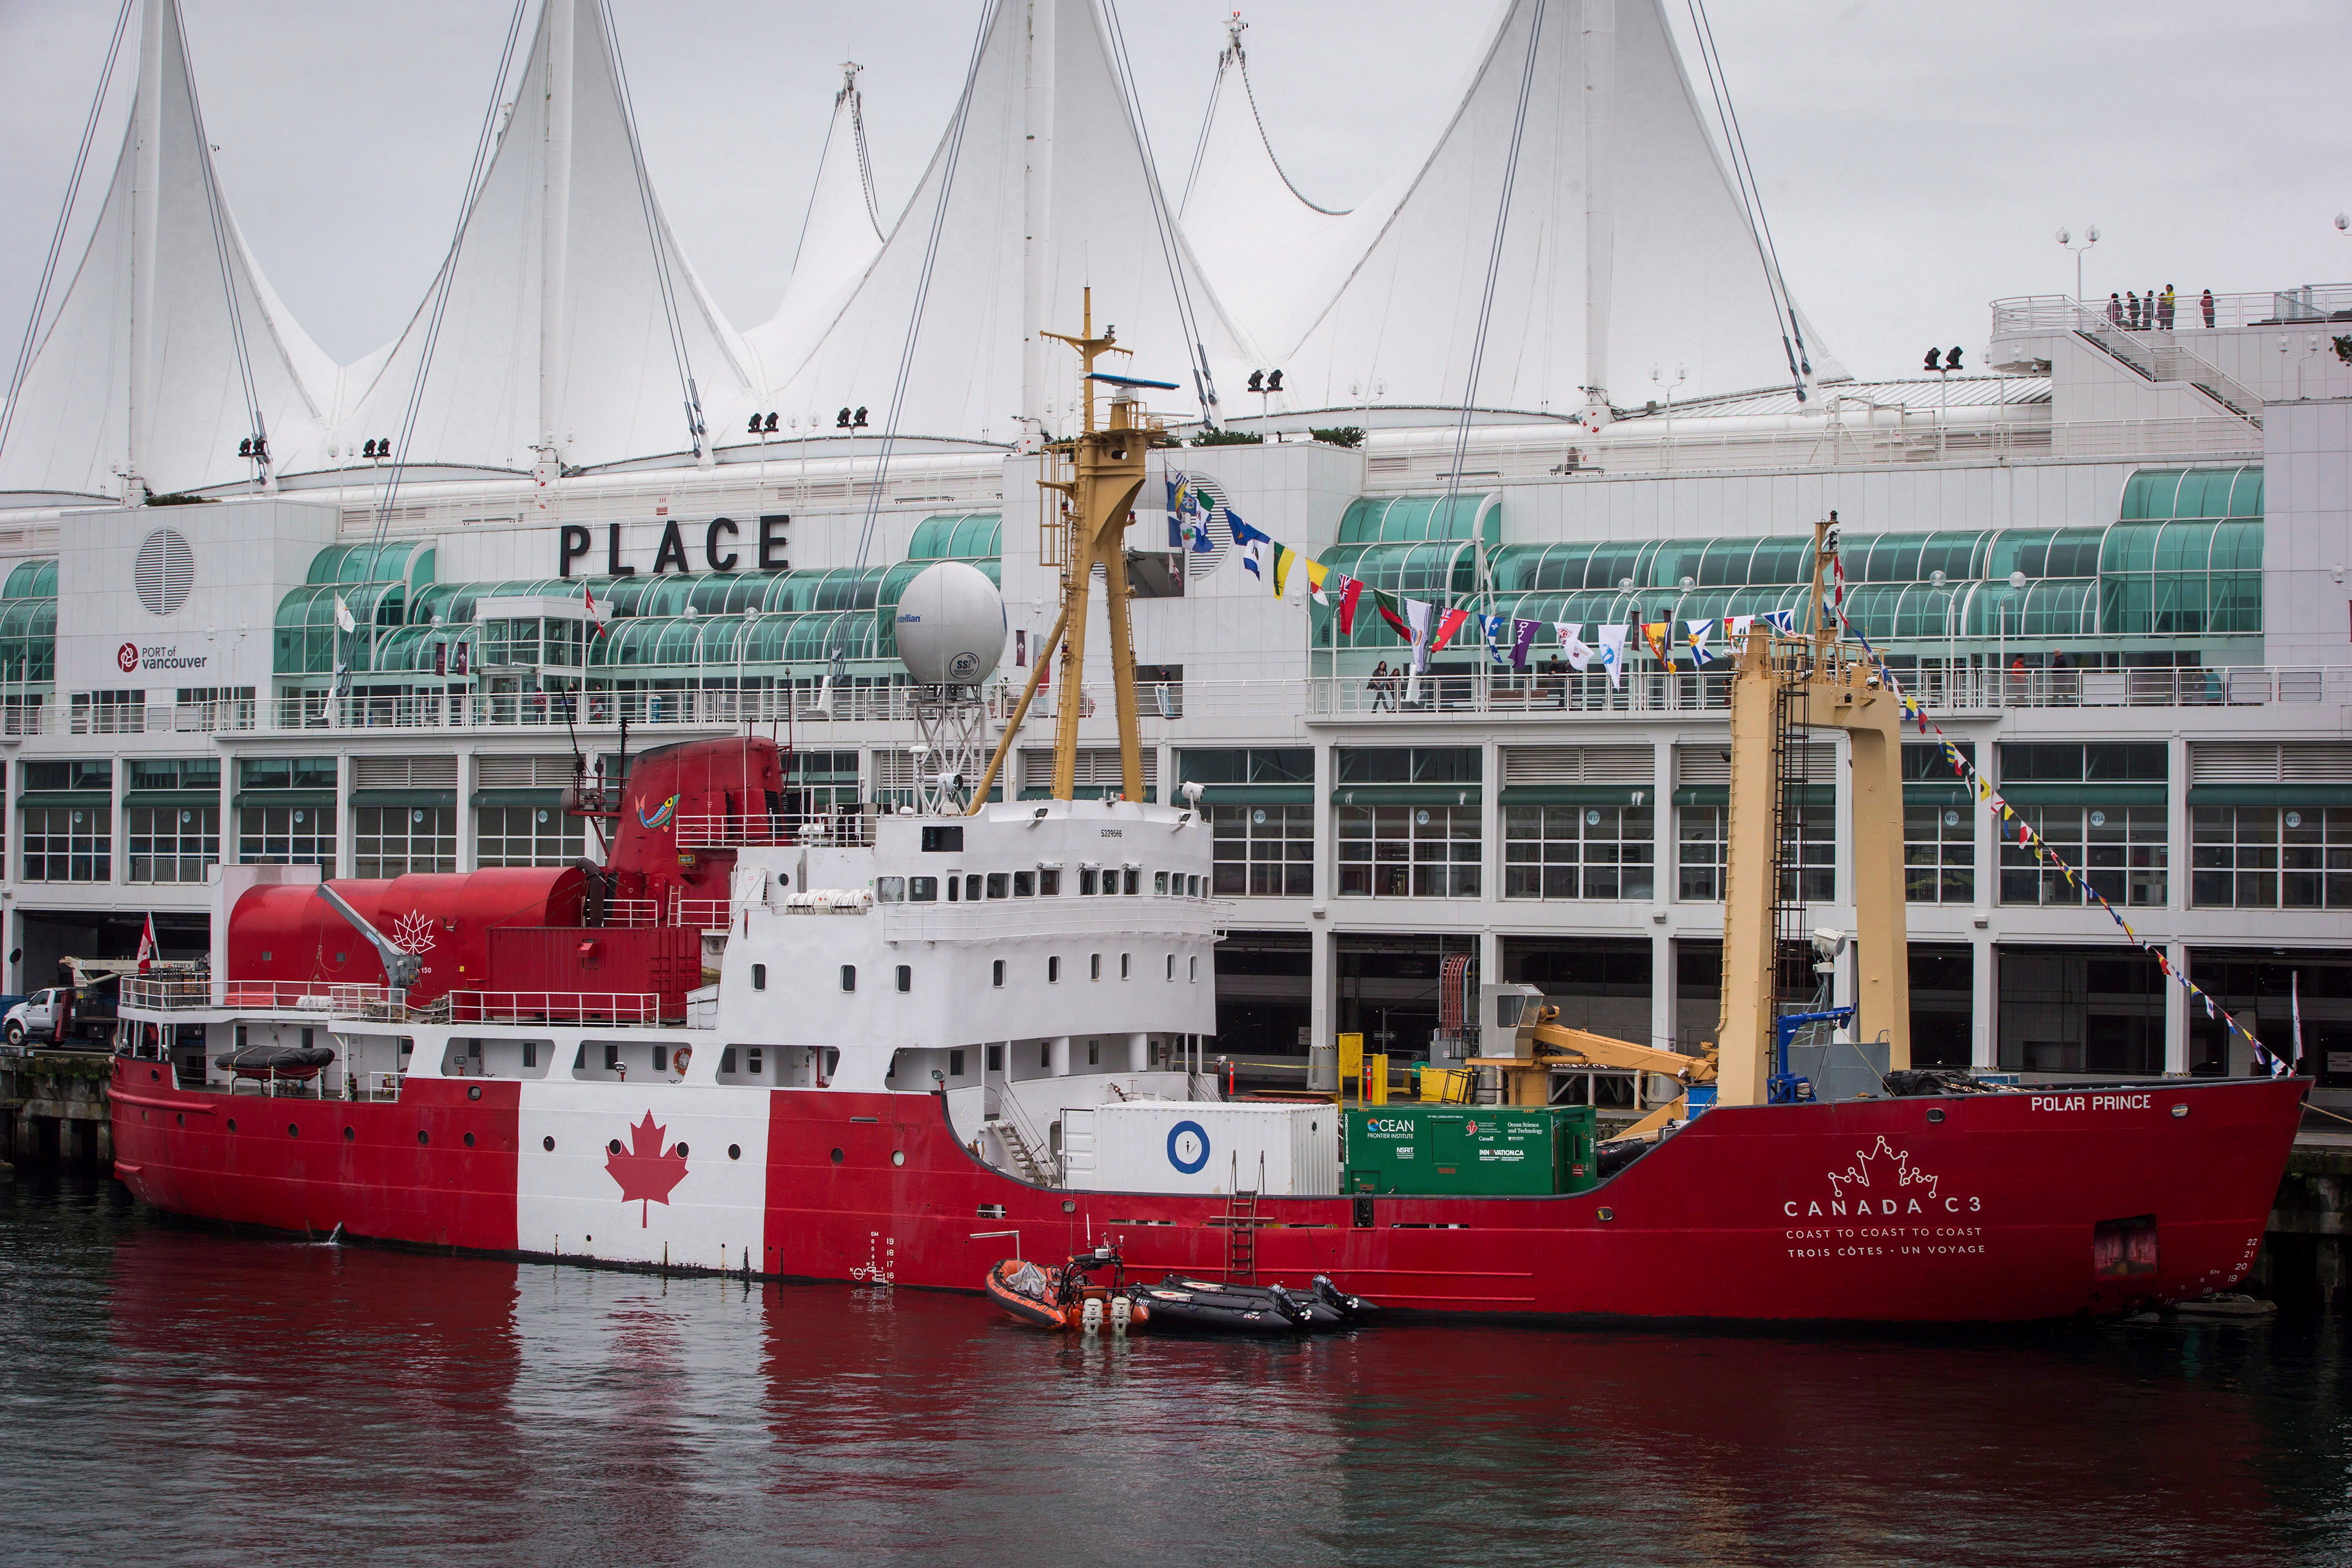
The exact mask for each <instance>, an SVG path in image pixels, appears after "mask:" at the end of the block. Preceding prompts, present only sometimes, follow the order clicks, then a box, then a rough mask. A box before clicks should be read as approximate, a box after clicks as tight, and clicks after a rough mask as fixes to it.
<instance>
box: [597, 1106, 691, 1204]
mask: <svg viewBox="0 0 2352 1568" xmlns="http://www.w3.org/2000/svg"><path fill="white" fill-rule="evenodd" d="M665 1131H667V1128H662V1127H656V1126H655V1125H654V1113H653V1112H652V1111H650V1110H648V1111H646V1119H645V1120H644V1121H640V1122H638V1123H637V1124H636V1125H635V1126H634V1127H632V1128H630V1129H629V1148H628V1152H625V1153H624V1152H622V1150H621V1142H620V1140H619V1139H617V1138H616V1139H614V1141H613V1146H612V1148H611V1149H610V1150H609V1151H608V1152H606V1154H605V1156H604V1169H605V1170H606V1171H608V1172H610V1173H612V1177H613V1180H614V1181H616V1182H618V1183H620V1184H621V1201H622V1202H623V1203H625V1204H637V1205H644V1206H641V1208H640V1210H639V1213H638V1215H637V1223H638V1225H639V1226H647V1225H650V1224H651V1223H652V1221H651V1219H650V1218H649V1217H648V1216H650V1215H652V1213H653V1209H652V1208H651V1206H650V1205H654V1204H666V1203H667V1202H669V1194H670V1189H671V1188H672V1187H675V1186H677V1184H678V1183H680V1182H682V1181H684V1180H685V1179H686V1155H685V1154H684V1153H683V1152H680V1151H678V1150H677V1149H676V1148H674V1147H673V1148H669V1149H665V1148H663V1147H662V1134H663V1133H664V1132H665Z"/></svg>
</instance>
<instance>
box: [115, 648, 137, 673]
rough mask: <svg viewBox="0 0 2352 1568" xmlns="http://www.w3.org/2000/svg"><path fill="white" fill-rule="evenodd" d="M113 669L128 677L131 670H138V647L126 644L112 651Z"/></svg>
mask: <svg viewBox="0 0 2352 1568" xmlns="http://www.w3.org/2000/svg"><path fill="white" fill-rule="evenodd" d="M114 667H115V668H117V669H120V670H121V671H122V673H123V674H125V675H129V674H130V673H131V671H132V670H134V669H137V668H139V645H138V644H137V643H135V642H127V643H124V644H123V645H122V646H121V647H119V648H116V649H115V650H114Z"/></svg>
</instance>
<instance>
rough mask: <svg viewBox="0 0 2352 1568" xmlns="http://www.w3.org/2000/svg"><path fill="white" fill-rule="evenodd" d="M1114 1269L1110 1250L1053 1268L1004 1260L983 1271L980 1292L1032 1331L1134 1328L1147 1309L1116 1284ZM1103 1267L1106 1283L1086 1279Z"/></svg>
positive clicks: (1145, 1316) (1115, 1252)
mask: <svg viewBox="0 0 2352 1568" xmlns="http://www.w3.org/2000/svg"><path fill="white" fill-rule="evenodd" d="M1119 1267H1120V1265H1119V1257H1118V1249H1117V1248H1116V1247H1097V1248H1096V1249H1095V1250H1093V1251H1092V1252H1081V1253H1079V1254H1077V1255H1076V1257H1074V1258H1071V1259H1070V1260H1069V1262H1067V1263H1066V1264H1064V1265H1063V1266H1062V1267H1060V1268H1049V1267H1047V1266H1045V1265H1042V1264H1036V1263H1031V1262H1028V1261H1027V1260H1025V1259H1024V1258H1006V1259H1005V1260H1004V1261H1003V1262H1002V1263H999V1264H998V1265H997V1266H996V1267H995V1268H992V1269H990V1270H989V1271H988V1279H987V1280H986V1282H985V1283H984V1284H983V1285H982V1289H983V1290H985V1291H986V1292H987V1293H988V1296H989V1299H990V1300H992V1301H994V1302H995V1303H996V1304H997V1305H998V1306H1000V1307H1002V1308H1003V1309H1004V1310H1006V1311H1007V1312H1010V1313H1011V1314H1012V1315H1013V1317H1014V1318H1016V1319H1018V1320H1019V1321H1022V1322H1024V1323H1027V1324H1029V1325H1031V1326H1032V1327H1034V1328H1040V1329H1077V1328H1084V1329H1087V1331H1093V1330H1094V1329H1096V1328H1097V1327H1101V1326H1103V1325H1105V1324H1108V1325H1109V1326H1110V1327H1113V1328H1121V1327H1128V1328H1140V1327H1142V1326H1143V1325H1144V1324H1145V1323H1147V1322H1149V1321H1150V1319H1151V1313H1150V1310H1149V1309H1148V1308H1147V1307H1146V1306H1145V1305H1144V1304H1143V1302H1142V1301H1141V1300H1139V1299H1137V1297H1136V1293H1135V1292H1134V1291H1132V1290H1130V1289H1127V1287H1126V1286H1125V1285H1124V1284H1123V1283H1122V1282H1121V1280H1120V1279H1119ZM1104 1269H1108V1271H1109V1272H1110V1276H1111V1282H1110V1284H1108V1285H1097V1284H1096V1283H1095V1282H1094V1281H1093V1280H1092V1279H1089V1278H1088V1276H1090V1275H1092V1274H1094V1273H1096V1272H1097V1271H1098V1270H1104Z"/></svg>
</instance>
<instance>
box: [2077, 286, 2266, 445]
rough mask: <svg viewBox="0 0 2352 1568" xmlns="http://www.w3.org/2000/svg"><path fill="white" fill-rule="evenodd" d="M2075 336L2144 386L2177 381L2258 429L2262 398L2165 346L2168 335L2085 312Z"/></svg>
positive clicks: (2196, 359) (2176, 346) (2205, 364)
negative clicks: (2131, 372) (2135, 328)
mask: <svg viewBox="0 0 2352 1568" xmlns="http://www.w3.org/2000/svg"><path fill="white" fill-rule="evenodd" d="M2081 314H2082V317H2083V319H2082V320H2081V321H2080V322H2079V323H2078V324H2077V325H2076V327H2075V329H2074V335H2075V336H2076V337H2078V338H2081V339H2082V340H2083V341H2084V342H2087V343H2089V344H2090V345H2091V346H2092V347H2093V348H2095V349H2097V350H2098V351H2099V352H2100V353H2104V354H2105V355H2106V356H2107V357H2108V358H2110V359H2112V360H2114V361H2115V362H2116V363H2118V364H2120V365H2123V366H2124V367H2126V369H2128V370H2131V371H2133V372H2135V373H2136V374H2138V375H2139V376H2140V377H2141V378H2142V379H2143V380H2146V381H2182V382H2187V383H2188V384H2189V385H2191V386H2193V387H2195V388H2196V389H2197V390H2198V391H2200V392H2201V393H2203V394H2204V395H2206V396H2208V397H2210V398H2211V399H2212V400H2213V401H2214V402H2216V403H2218V404H2220V405H2221V406H2222V407H2224V408H2226V409H2228V410H2229V411H2230V412H2231V413H2232V414H2234V415H2236V416H2238V417H2239V418H2241V419H2243V420H2244V421H2245V422H2246V423H2247V424H2249V425H2252V426H2254V427H2255V428H2257V429H2259V428H2261V427H2262V423H2263V398H2262V394H2260V393H2258V392H2256V391H2255V390H2254V389H2253V388H2252V387H2250V386H2248V385H2247V384H2245V383H2243V382H2242V381H2240V380H2238V379H2237V378H2236V377H2235V376H2232V375H2229V374H2225V373H2224V372H2222V371H2221V369H2220V368H2219V367H2218V366H2216V365H2214V364H2212V363H2209V362H2208V361H2206V360H2204V359H2203V358H2201V357H2200V356H2199V355H2197V354H2195V353H2190V352H2189V350H2187V349H2185V348H2182V347H2181V346H2180V345H2179V343H2177V342H2169V341H2168V340H2169V339H2170V338H2171V336H2172V334H2171V333H2169V332H2153V331H2137V332H2135V331H2128V330H2126V329H2125V328H2122V327H2118V326H2116V325H2115V324H2114V323H2113V322H2111V321H2108V320H2107V319H2106V317H2105V315H2102V314H2099V313H2096V312H2094V311H2090V310H2084V311H2083V312H2081Z"/></svg>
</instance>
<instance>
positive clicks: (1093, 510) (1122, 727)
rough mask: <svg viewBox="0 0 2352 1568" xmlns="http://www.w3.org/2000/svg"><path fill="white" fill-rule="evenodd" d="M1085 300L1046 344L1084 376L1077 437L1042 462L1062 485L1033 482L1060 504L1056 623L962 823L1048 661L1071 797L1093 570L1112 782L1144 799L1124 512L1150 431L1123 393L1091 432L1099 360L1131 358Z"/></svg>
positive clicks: (1060, 777)
mask: <svg viewBox="0 0 2352 1568" xmlns="http://www.w3.org/2000/svg"><path fill="white" fill-rule="evenodd" d="M1084 298H1085V307H1084V308H1085V316H1084V320H1083V322H1082V325H1081V327H1080V330H1079V333H1078V335H1077V336H1076V337H1071V336H1069V335H1068V334H1066V333H1064V332H1047V333H1045V336H1046V337H1049V338H1053V339H1055V340H1056V341H1057V342H1066V343H1067V344H1069V345H1070V346H1071V347H1072V348H1074V349H1076V351H1077V353H1078V358H1079V361H1080V363H1081V364H1082V366H1083V369H1082V371H1081V374H1080V382H1081V384H1082V385H1083V386H1084V387H1085V389H1086V414H1085V423H1084V425H1083V426H1082V428H1081V429H1080V430H1079V431H1078V433H1077V434H1076V436H1074V437H1072V438H1071V439H1070V440H1069V441H1067V442H1065V443H1056V444H1055V446H1053V447H1048V448H1047V449H1046V460H1047V462H1049V463H1052V464H1055V466H1056V467H1061V465H1062V464H1064V463H1066V465H1067V467H1066V468H1063V472H1064V473H1066V475H1067V477H1066V478H1058V479H1040V480H1038V481H1037V483H1038V485H1039V486H1040V488H1042V489H1045V490H1046V491H1047V492H1049V496H1052V495H1058V496H1059V497H1060V498H1061V500H1060V502H1059V504H1058V505H1055V503H1054V502H1053V501H1052V500H1050V499H1049V500H1048V503H1047V504H1048V506H1049V508H1050V509H1051V510H1049V511H1048V513H1047V516H1046V519H1045V526H1044V529H1043V531H1042V534H1041V539H1040V543H1041V546H1042V548H1041V551H1040V553H1041V555H1042V557H1043V559H1044V561H1045V564H1047V565H1059V566H1060V567H1061V569H1062V605H1061V613H1060V615H1059V616H1056V617H1055V622H1054V629H1053V630H1052V631H1050V632H1048V633H1047V634H1046V635H1045V642H1044V643H1043V644H1042V645H1041V646H1040V647H1038V649H1037V658H1036V662H1035V664H1034V668H1032V669H1031V670H1030V672H1029V681H1028V684H1027V685H1026V686H1024V688H1023V689H1022V692H1021V700H1020V702H1019V704H1018V705H1017V706H1015V707H1014V709H1013V718H1012V721H1011V722H1010V723H1008V724H1007V725H1006V726H1005V730H1004V737H1003V739H1002V740H1001V741H999V742H997V743H996V752H995V754H994V755H993V756H992V757H990V758H989V760H988V771H987V772H986V773H983V774H982V775H981V780H980V785H979V787H978V788H977V789H975V790H973V791H972V796H971V805H970V806H969V807H968V808H967V814H968V815H969V814H970V813H972V812H977V811H979V809H980V808H981V805H982V804H983V803H984V802H985V801H986V800H987V799H988V792H989V791H990V790H991V789H992V787H994V785H995V783H996V780H997V778H998V777H999V775H1000V774H1001V773H1002V772H1003V767H1004V759H1005V756H1006V754H1007V753H1008V752H1010V751H1011V750H1012V748H1013V737H1014V736H1015V735H1018V734H1019V733H1020V732H1021V722H1022V721H1023V720H1024V718H1026V717H1027V716H1028V712H1029V704H1030V702H1031V701H1032V700H1034V699H1035V697H1036V695H1037V683H1038V681H1039V680H1041V679H1043V678H1044V676H1045V671H1046V669H1047V668H1050V667H1049V666H1048V664H1047V662H1046V661H1047V660H1048V659H1050V658H1054V657H1055V654H1056V653H1057V652H1058V653H1059V655H1060V657H1061V660H1062V694H1061V700H1060V706H1059V708H1058V709H1057V710H1056V711H1055V724H1054V798H1055V799H1056V800H1068V799H1069V798H1070V797H1071V796H1072V795H1073V794H1074V793H1075V792H1076V784H1077V765H1078V717H1079V710H1080V708H1081V703H1080V700H1079V699H1080V691H1081V683H1082V682H1083V680H1084V679H1085V675H1086V657H1087V596H1088V595H1089V594H1090V592H1091V591H1092V589H1093V585H1094V574H1095V568H1096V567H1097V566H1100V567H1101V568H1102V571H1103V593H1104V597H1105V606H1104V607H1105V608H1106V609H1107V610H1108V613H1109V616H1110V675H1111V689H1112V691H1113V693H1114V694H1115V700H1116V701H1117V703H1118V761H1119V775H1120V781H1121V784H1122V785H1123V787H1124V790H1125V794H1126V797H1127V798H1128V799H1129V800H1141V799H1142V798H1143V746H1142V736H1141V733H1140V726H1139V720H1138V718H1137V714H1136V707H1135V645H1134V642H1133V640H1132V639H1131V637H1130V636H1129V628H1128V618H1127V604H1128V596H1129V595H1128V584H1127V549H1126V534H1127V523H1128V509H1129V508H1130V507H1132V506H1133V505H1134V504H1135V493H1136V491H1138V490H1139V489H1142V488H1143V458H1144V454H1145V453H1146V452H1147V451H1149V450H1150V447H1151V443H1152V440H1153V437H1154V436H1155V435H1156V429H1155V427H1154V426H1152V425H1151V423H1150V421H1149V420H1148V419H1146V418H1145V417H1144V416H1143V413H1142V410H1141V409H1140V408H1139V406H1138V405H1137V404H1136V402H1135V399H1134V396H1133V395H1132V394H1131V393H1129V391H1128V390H1127V389H1126V388H1124V387H1122V388H1120V389H1119V390H1118V393H1117V394H1116V395H1114V396H1113V397H1112V398H1111V400H1110V423H1109V424H1108V426H1104V427H1102V428H1100V429H1097V427H1096V426H1095V383H1094V374H1095V360H1096V359H1097V357H1098V356H1100V355H1102V354H1106V353H1121V354H1123V353H1131V352H1132V351H1130V350H1128V349H1123V348H1119V347H1118V346H1117V340H1116V339H1115V338H1114V337H1113V335H1112V331H1113V330H1112V329H1110V328H1108V327H1106V328H1105V329H1104V330H1103V335H1102V336H1100V337H1097V336H1095V305H1094V290H1093V289H1087V290H1086V293H1085V296H1084Z"/></svg>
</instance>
